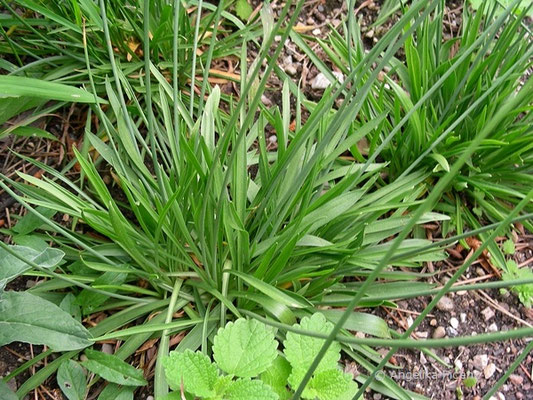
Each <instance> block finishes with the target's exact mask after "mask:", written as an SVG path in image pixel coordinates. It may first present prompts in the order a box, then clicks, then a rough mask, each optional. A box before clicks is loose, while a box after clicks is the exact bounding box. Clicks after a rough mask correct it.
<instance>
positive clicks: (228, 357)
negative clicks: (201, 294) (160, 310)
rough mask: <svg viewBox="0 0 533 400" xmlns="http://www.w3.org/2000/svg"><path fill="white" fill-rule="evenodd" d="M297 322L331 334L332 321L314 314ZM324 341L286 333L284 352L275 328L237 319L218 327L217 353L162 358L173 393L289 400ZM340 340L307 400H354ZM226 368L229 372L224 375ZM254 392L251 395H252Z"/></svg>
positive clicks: (321, 366)
mask: <svg viewBox="0 0 533 400" xmlns="http://www.w3.org/2000/svg"><path fill="white" fill-rule="evenodd" d="M294 327H296V328H301V329H304V330H306V331H311V332H319V333H326V334H327V333H329V332H330V331H331V330H332V329H333V324H332V323H331V322H328V321H327V320H326V318H325V317H324V316H323V315H322V314H320V313H315V314H313V315H312V316H310V317H303V318H302V320H301V322H300V324H295V325H294ZM323 342H324V340H323V339H318V338H313V337H309V336H303V335H301V334H298V333H297V332H288V333H287V337H286V340H285V341H284V342H283V346H284V350H283V354H278V350H277V349H278V342H277V341H276V340H275V339H274V330H273V329H272V328H269V327H267V326H266V325H264V324H262V323H261V322H258V321H255V320H247V319H242V318H241V319H237V320H236V321H235V322H228V323H227V325H226V326H225V327H224V328H220V329H219V330H218V332H217V334H216V335H215V337H214V344H213V358H214V360H215V362H211V360H210V359H209V357H208V356H207V355H205V354H204V353H202V352H199V351H197V352H193V351H191V350H190V349H188V350H185V351H184V352H176V351H173V352H171V353H170V355H169V356H168V357H167V358H166V359H164V361H163V365H164V367H165V374H166V378H167V381H168V382H169V385H170V387H171V388H172V389H174V390H176V392H175V393H170V394H169V398H178V394H179V395H181V394H182V393H183V394H185V396H186V397H187V396H193V397H199V398H202V399H209V400H215V399H227V400H236V399H243V400H244V399H250V398H254V399H265V400H277V399H281V400H288V399H290V398H291V390H290V388H293V389H296V388H297V387H298V386H299V384H300V382H301V380H302V377H303V376H304V375H305V373H306V372H307V369H308V368H309V366H310V365H311V363H312V362H313V359H314V358H315V357H316V355H317V354H318V351H319V350H320V348H321V347H322V344H323ZM340 350H341V347H340V344H339V343H334V344H333V345H332V346H331V347H330V348H329V349H328V352H327V353H326V355H325V357H324V358H323V359H322V361H321V363H320V364H319V367H318V368H317V369H316V371H315V373H314V374H313V377H312V378H311V380H310V381H309V385H308V387H307V388H306V389H305V390H304V392H303V393H302V398H304V399H312V400H314V399H319V400H350V399H352V398H353V397H354V395H355V393H356V392H357V388H358V386H357V384H356V383H355V382H354V381H353V377H352V376H351V375H350V374H346V373H344V372H343V371H342V370H341V369H340V368H339V364H338V363H339V358H340ZM220 371H223V372H224V373H225V375H220ZM250 396H252V397H250Z"/></svg>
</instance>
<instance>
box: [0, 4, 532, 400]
mask: <svg viewBox="0 0 533 400" xmlns="http://www.w3.org/2000/svg"><path fill="white" fill-rule="evenodd" d="M252 3H253V4H254V5H255V6H258V5H260V4H261V1H258V0H254V1H252ZM461 3H462V2H460V1H449V2H448V22H447V28H448V29H449V35H450V36H453V35H455V34H456V33H457V32H458V31H459V29H460V24H461V19H460V15H461V6H460V4H461ZM380 5H381V2H380V1H357V2H356V7H357V8H358V12H357V18H360V21H361V25H362V34H363V38H364V42H365V45H366V46H367V47H369V48H370V47H371V46H372V45H373V43H375V41H377V40H378V38H379V37H380V36H382V35H383V33H384V32H385V31H386V29H387V26H388V25H387V24H385V25H384V27H382V28H378V29H375V30H374V29H370V28H369V25H370V24H371V23H372V22H373V21H374V20H375V19H376V17H377V15H378V13H379V10H380ZM282 6H283V4H281V3H277V2H274V7H275V8H274V9H275V10H277V11H278V12H279V10H280V9H281V8H282ZM345 7H346V5H345V2H343V1H340V0H309V1H308V2H307V3H306V5H305V6H304V8H303V11H302V15H301V17H300V24H302V25H306V26H313V27H314V28H313V35H316V36H326V35H327V34H328V30H329V29H330V25H331V26H333V27H334V28H336V27H337V26H339V24H340V21H341V19H342V17H343V15H345V13H346V9H345ZM317 51H318V49H317ZM317 54H318V55H319V56H321V57H323V58H324V60H326V62H328V61H327V58H326V57H325V55H323V54H321V53H320V52H318V53H317ZM280 66H281V67H282V68H283V69H284V70H285V72H287V74H288V75H289V76H291V77H292V78H293V79H294V80H295V81H300V82H301V84H302V87H303V89H304V92H305V94H306V95H307V96H308V97H309V98H311V99H318V98H320V96H321V91H320V90H315V89H312V88H311V82H312V80H313V79H314V78H315V76H316V75H317V73H318V71H317V69H316V68H315V67H314V66H313V65H311V63H310V62H309V60H308V59H307V58H306V57H305V55H304V54H301V53H300V52H299V51H298V50H297V49H296V46H295V45H294V44H293V43H291V42H290V41H289V42H287V43H285V44H284V51H283V55H282V57H281V58H280ZM330 66H331V65H330ZM280 88H281V82H280V81H279V80H278V79H276V78H273V79H272V80H271V82H270V84H269V90H268V91H267V94H266V96H265V98H264V99H263V102H264V103H265V104H267V105H271V104H280V102H281V101H280V100H281V99H280V96H279V93H280V90H279V89H280ZM224 90H225V91H226V92H228V93H231V92H233V88H232V85H231V84H228V85H226V87H225V88H224ZM71 111H72V110H71ZM80 113H81V112H80ZM62 117H63V118H57V119H52V120H51V122H48V125H47V126H46V127H44V126H41V127H43V128H46V129H47V130H48V131H50V132H52V133H54V134H55V135H56V136H57V137H58V138H60V141H59V142H54V143H51V142H47V141H44V140H36V139H18V140H14V139H13V138H8V139H6V140H4V141H1V142H0V171H1V172H2V173H4V174H7V175H9V176H14V175H13V173H14V172H15V170H20V171H24V172H26V173H31V174H33V173H35V172H37V171H33V170H32V169H31V167H30V166H29V165H27V164H24V163H20V162H19V163H16V162H17V161H16V159H15V158H14V157H13V156H11V155H10V154H9V153H8V150H7V149H8V148H12V149H15V150H17V151H20V152H25V153H26V154H29V155H32V156H33V157H39V158H40V159H41V160H42V161H44V162H46V163H47V164H49V165H61V164H62V162H63V161H64V160H65V158H68V157H69V154H68V153H65V152H64V150H63V149H64V148H70V147H71V146H70V145H71V143H69V142H73V141H76V138H77V134H76V133H75V132H77V131H78V128H79V123H80V122H81V121H84V118H83V116H80V115H77V113H76V112H70V113H68V116H66V118H65V116H62ZM42 123H44V121H43V122H42ZM67 132H68V133H67ZM72 132H74V133H72ZM274 139H275V137H274ZM272 145H273V146H275V142H274V141H272ZM23 213H24V211H23V210H22V209H21V208H20V206H18V205H17V204H15V203H14V202H13V201H12V200H11V199H10V198H9V197H8V196H7V195H6V194H5V193H2V192H0V228H2V227H9V226H11V225H12V224H13V223H14V219H15V218H13V216H14V214H20V215H22V214H23ZM4 240H7V239H6V238H4ZM516 248H517V253H516V254H515V256H514V257H515V260H516V261H517V263H518V264H523V265H526V266H529V267H531V266H533V261H532V257H533V235H529V234H527V233H526V232H523V234H521V235H519V236H517V237H516ZM466 255H467V254H466V252H464V251H461V249H457V251H455V252H454V251H452V252H451V255H450V258H449V259H448V260H447V261H445V262H443V263H440V264H435V265H433V266H431V267H432V268H434V270H435V271H437V272H438V274H437V275H436V277H435V278H434V279H433V280H432V281H431V282H432V283H445V281H446V279H448V278H449V277H450V276H451V275H452V274H453V272H454V271H455V269H456V268H457V267H458V266H460V265H461V263H462V262H463V261H464V258H465V257H466ZM426 268H427V267H426ZM463 279H467V280H468V279H478V280H479V281H483V280H494V279H498V278H497V277H496V276H495V274H494V273H493V271H491V270H490V269H489V270H487V269H486V263H483V262H482V260H480V262H477V263H475V264H474V265H472V266H471V267H470V270H469V271H468V272H467V273H466V274H465V276H464V277H463ZM32 284H34V282H33V281H32V280H29V279H27V278H22V279H19V280H17V281H15V282H12V283H11V285H10V287H9V288H10V289H12V290H23V289H24V288H26V287H27V286H30V285H32ZM430 300H431V299H430V298H417V299H411V300H407V301H400V302H398V307H399V308H398V309H388V308H384V307H382V308H378V309H374V310H366V311H367V312H374V313H376V314H377V315H379V316H381V317H382V318H384V319H385V320H386V321H387V322H388V323H389V326H390V327H391V328H393V329H396V330H397V331H398V332H399V333H403V332H404V331H405V329H406V328H407V327H408V325H409V324H410V323H412V320H413V319H414V318H416V316H417V314H418V313H419V312H420V311H422V310H423V309H424V307H425V306H426V305H427V304H428V303H429V301H430ZM531 325H533V312H532V310H531V309H526V308H524V307H523V306H522V305H521V304H520V302H519V301H518V299H517V298H516V296H515V295H513V294H510V293H500V292H499V291H497V290H490V291H483V292H482V291H476V292H464V293H463V292H457V293H455V294H449V295H448V296H447V299H446V300H445V301H442V302H441V303H440V304H439V307H438V309H435V310H434V311H433V312H432V313H431V315H430V316H429V317H428V318H426V320H425V321H424V322H423V323H422V324H421V325H420V327H419V328H418V329H417V332H416V337H417V338H419V339H424V338H426V337H427V338H430V337H442V335H446V336H449V337H451V336H457V335H474V334H480V333H485V332H493V331H502V330H509V329H516V328H519V327H523V326H531ZM528 340H531V338H529V339H522V340H512V341H508V342H504V343H492V344H489V345H478V346H471V347H459V348H453V349H437V350H435V351H434V352H435V354H436V355H437V356H438V357H440V358H441V359H442V360H443V361H444V362H445V363H447V364H449V366H450V368H447V367H445V366H443V365H442V364H440V363H438V362H437V361H435V360H434V359H432V358H431V357H430V356H428V355H424V354H422V353H421V352H420V351H411V350H402V351H399V352H398V353H397V354H396V355H395V356H394V358H393V359H392V360H391V363H392V364H394V365H396V366H397V367H398V369H386V370H385V371H384V373H385V374H387V375H388V376H390V377H392V378H393V379H395V380H396V381H397V382H398V383H400V384H401V386H402V387H405V388H406V389H409V390H412V391H415V392H418V393H420V394H423V395H425V396H427V397H429V398H432V399H455V398H458V396H457V391H456V388H457V387H460V388H461V390H462V392H463V396H464V398H465V399H478V398H479V399H480V398H481V397H480V396H483V394H484V393H486V392H487V391H488V390H489V389H490V388H491V387H492V385H493V384H494V383H495V382H496V381H497V380H498V379H499V378H500V377H501V376H502V375H503V374H504V372H505V371H506V370H507V368H508V367H509V365H510V364H511V363H512V362H513V361H514V360H515V359H516V357H518V355H519V354H520V353H521V352H522V351H523V349H524V348H525V346H526V345H527V342H528ZM155 349H156V347H155V346H153V347H151V348H147V350H146V351H145V354H142V355H141V357H140V356H138V357H136V358H135V363H137V365H138V363H139V362H141V363H145V362H149V360H150V359H151V358H153V357H154V356H155ZM382 350H384V352H383V354H385V353H386V349H382ZM41 351H42V347H39V346H29V345H26V344H23V343H13V344H11V345H8V346H4V347H1V348H0V377H1V376H5V375H7V374H8V373H10V372H11V371H13V370H14V369H15V368H17V367H18V366H20V365H21V364H22V363H23V362H24V361H26V360H28V359H30V358H31V357H32V356H33V355H37V354H39V353H40V352H41ZM50 361H51V360H50V359H49V360H45V362H50ZM346 362H347V364H348V365H347V366H346V369H347V370H350V371H353V372H354V374H357V373H358V371H357V366H353V365H350V364H349V361H348V360H347V361H346ZM40 365H42V363H41V364H37V368H38V367H39V366H40ZM360 372H361V373H367V371H360ZM29 373H30V372H27V373H25V374H22V375H21V376H19V377H18V379H17V382H12V387H13V389H16V388H17V387H18V386H20V384H22V382H23V381H24V380H25V379H27V378H28V376H29ZM532 374H533V357H532V355H531V354H530V355H528V356H527V357H526V358H525V359H524V361H523V362H522V363H521V365H520V366H519V367H518V368H517V369H516V371H515V372H514V373H513V375H511V377H510V379H509V380H508V381H507V382H506V384H505V385H504V386H503V387H502V388H501V390H500V392H499V393H498V394H497V395H496V398H497V399H501V400H503V399H511V400H512V399H533V379H532ZM469 376H473V377H475V378H476V384H475V386H474V387H473V388H466V387H465V386H464V384H462V382H461V381H462V379H463V378H465V377H469ZM149 397H151V396H150V393H149V389H148V390H146V389H145V390H141V391H140V392H138V393H137V395H136V398H138V399H147V398H149ZM28 398H31V399H33V398H35V399H62V395H61V393H60V391H59V390H58V389H57V384H56V382H55V380H53V379H51V380H48V381H47V382H46V383H45V385H42V386H41V388H40V389H39V390H38V391H37V392H35V393H33V392H32V393H31V396H28ZM365 398H366V399H374V400H380V399H383V398H384V396H382V395H381V394H379V393H375V392H373V391H368V392H367V393H366V394H365ZM0 400H1V399H0Z"/></svg>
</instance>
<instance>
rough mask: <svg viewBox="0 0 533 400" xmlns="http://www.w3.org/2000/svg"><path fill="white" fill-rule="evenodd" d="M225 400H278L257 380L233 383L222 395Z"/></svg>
mask: <svg viewBox="0 0 533 400" xmlns="http://www.w3.org/2000/svg"><path fill="white" fill-rule="evenodd" d="M224 399H227V400H250V399H253V400H278V399H279V397H278V395H277V394H276V393H274V391H273V390H272V389H271V388H270V386H268V385H267V384H266V383H263V382H262V381H260V380H257V379H253V380H251V379H239V380H237V381H234V382H233V383H232V384H231V385H230V386H229V388H228V389H227V390H226V393H225V394H224Z"/></svg>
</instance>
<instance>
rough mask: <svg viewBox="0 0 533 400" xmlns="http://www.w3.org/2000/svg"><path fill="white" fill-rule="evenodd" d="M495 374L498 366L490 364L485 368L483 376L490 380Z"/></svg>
mask: <svg viewBox="0 0 533 400" xmlns="http://www.w3.org/2000/svg"><path fill="white" fill-rule="evenodd" d="M495 372H496V365H494V364H493V363H490V364H489V365H487V366H486V367H485V368H483V376H485V379H490V378H491V377H492V375H494V373H495Z"/></svg>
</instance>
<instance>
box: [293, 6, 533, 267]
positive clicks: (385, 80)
mask: <svg viewBox="0 0 533 400" xmlns="http://www.w3.org/2000/svg"><path fill="white" fill-rule="evenodd" d="M514 3H516V2H514ZM514 3H513V4H512V5H510V8H509V9H508V10H505V9H503V10H502V9H501V7H500V6H499V5H498V4H497V2H494V3H491V4H490V6H489V5H488V4H489V2H487V3H486V4H485V6H483V4H481V5H479V9H478V11H477V12H476V13H474V14H473V13H472V11H471V10H470V8H469V7H468V4H465V6H464V7H463V15H462V24H461V31H460V32H458V36H457V37H446V32H445V24H444V23H443V18H444V15H445V10H444V3H443V2H441V3H440V4H439V5H438V6H437V7H436V8H435V11H434V12H432V15H431V16H430V17H429V18H427V19H426V20H424V22H423V23H422V24H420V26H419V27H418V28H417V29H416V31H415V32H414V33H413V35H412V37H409V38H408V39H407V41H406V43H405V46H404V47H403V51H402V52H401V53H399V54H398V55H396V56H395V57H394V58H392V59H391V62H390V63H389V64H388V66H387V72H386V74H383V75H382V76H381V81H380V82H377V83H376V85H375V87H374V88H373V96H370V97H369V98H368V99H367V103H366V104H365V105H364V106H363V107H362V116H361V118H362V119H363V121H362V123H366V121H371V120H373V119H375V118H376V117H377V116H379V115H381V114H382V113H385V114H386V115H387V116H388V117H387V118H385V119H384V120H383V121H382V123H380V126H379V128H378V129H376V130H374V131H372V132H370V133H369V135H367V136H366V139H367V142H368V149H366V150H367V151H368V155H363V154H361V153H360V150H359V148H358V147H357V146H352V147H351V148H350V151H351V153H352V156H353V157H355V158H356V159H357V160H359V161H364V160H367V159H370V160H374V159H376V157H379V158H380V159H381V160H383V161H386V162H387V163H389V164H388V166H387V172H388V176H387V178H386V180H387V181H388V182H392V181H394V180H395V179H397V178H399V177H403V176H405V175H406V174H409V173H411V172H412V171H416V170H419V171H420V170H423V171H427V172H428V173H430V174H431V177H430V178H429V180H428V183H429V184H430V185H432V184H433V183H434V182H436V181H437V180H438V179H440V178H441V177H442V176H444V175H446V174H447V173H448V172H449V171H450V165H451V163H453V162H454V161H455V160H457V159H458V158H459V157H460V156H461V154H463V152H464V150H465V149H466V148H467V147H468V146H469V145H470V144H471V143H472V141H473V140H474V139H475V137H476V136H477V135H478V134H479V132H480V131H482V130H483V129H484V128H485V127H486V126H487V125H488V124H490V121H491V118H492V117H494V116H495V115H496V114H497V113H498V112H499V111H500V110H501V109H502V108H503V107H504V106H505V104H506V103H507V102H508V100H509V98H510V97H512V96H514V95H515V94H516V93H517V92H522V90H523V89H522V87H523V85H524V83H525V81H526V80H527V76H528V71H529V70H530V68H531V65H532V60H533V58H532V57H533V47H532V46H531V40H532V37H531V31H530V30H529V28H528V27H527V25H526V23H525V17H526V15H527V13H528V12H529V11H530V10H531V8H533V7H529V8H527V9H523V8H519V5H518V4H514ZM504 11H506V12H504ZM294 35H295V36H296V34H294ZM352 38H354V41H355V44H354V46H349V45H348V43H349V42H348V41H347V40H345V39H344V38H343V37H342V36H340V35H339V34H338V33H337V32H335V31H333V32H332V33H331V35H330V38H329V40H327V41H320V40H319V41H318V43H319V44H320V45H321V47H322V48H323V50H324V51H325V53H326V54H329V55H330V56H331V61H332V63H334V64H335V65H336V66H337V67H338V68H339V69H341V71H343V72H344V73H347V71H348V70H349V66H350V63H352V64H354V63H358V62H359V60H360V59H361V57H362V56H363V54H364V51H363V48H364V45H363V42H362V40H361V38H360V34H359V32H358V30H357V29H356V30H355V33H354V34H353V35H352ZM298 43H300V44H301V47H302V49H303V50H304V51H306V52H307V54H308V55H310V57H311V54H310V51H311V50H310V48H309V47H308V46H307V45H305V43H304V42H303V41H302V40H301V39H299V40H298ZM313 61H315V62H316V65H317V67H319V69H320V70H321V71H322V72H323V73H327V74H331V72H330V71H329V68H328V67H327V66H326V65H325V64H324V63H323V62H321V61H320V60H316V59H315V60H313ZM522 93H523V94H524V96H522V97H521V101H520V103H518V104H516V107H515V108H514V109H512V110H509V112H508V114H507V115H506V116H505V118H503V119H501V121H500V122H499V124H498V126H497V128H496V129H493V130H492V131H491V132H490V133H489V134H487V136H486V138H484V139H483V140H482V141H481V143H480V145H479V146H478V147H477V148H476V150H475V151H474V152H473V153H472V155H471V156H470V157H469V158H468V159H467V160H466V162H465V164H464V165H463V166H462V168H461V169H460V170H459V173H458V175H457V177H456V178H455V179H454V180H453V182H452V183H450V185H449V186H448V187H447V188H446V190H445V192H444V193H443V196H442V197H441V201H440V204H439V205H438V206H437V208H436V209H437V210H440V211H442V212H444V213H446V214H448V215H450V216H451V221H450V222H451V223H449V222H446V223H444V224H443V225H442V226H443V234H444V235H447V234H448V233H449V232H451V231H453V230H454V229H455V231H456V232H457V233H459V234H461V233H463V232H465V231H467V230H468V229H473V228H477V227H479V226H480V225H479V223H478V222H477V220H481V221H488V222H498V221H502V220H503V219H504V218H505V216H506V215H508V214H509V212H510V211H511V210H512V209H513V208H514V207H516V205H517V204H518V203H519V202H520V201H521V200H523V199H524V198H525V197H526V196H527V194H528V192H529V190H530V188H531V184H532V183H533V181H532V172H533V130H532V128H531V127H532V126H533V125H532V119H531V118H532V114H531V112H530V111H531V107H532V104H533V93H532V92H529V93H525V92H522ZM391 132H392V133H394V134H393V135H391V134H390V133H391ZM532 210H533V202H528V203H527V204H526V205H525V211H527V212H531V211H532ZM470 211H471V212H473V215H470ZM524 226H525V227H526V228H527V229H528V230H532V229H533V226H532V225H531V222H530V221H524ZM462 244H463V245H464V246H465V247H467V248H468V244H467V243H466V242H462ZM489 248H490V252H491V253H492V255H493V257H494V258H495V259H496V263H497V266H498V267H499V268H501V269H502V270H503V271H507V267H506V263H505V260H504V258H503V256H502V255H501V251H500V250H499V249H498V248H497V246H496V245H495V244H491V245H490V247H489Z"/></svg>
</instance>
